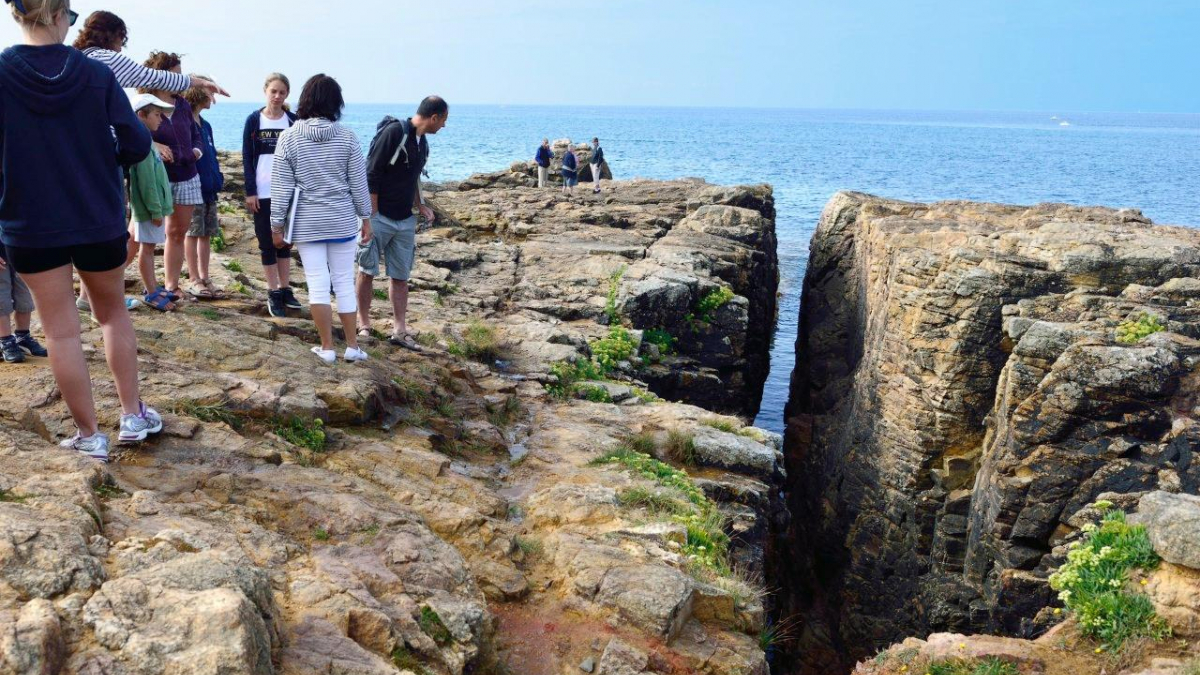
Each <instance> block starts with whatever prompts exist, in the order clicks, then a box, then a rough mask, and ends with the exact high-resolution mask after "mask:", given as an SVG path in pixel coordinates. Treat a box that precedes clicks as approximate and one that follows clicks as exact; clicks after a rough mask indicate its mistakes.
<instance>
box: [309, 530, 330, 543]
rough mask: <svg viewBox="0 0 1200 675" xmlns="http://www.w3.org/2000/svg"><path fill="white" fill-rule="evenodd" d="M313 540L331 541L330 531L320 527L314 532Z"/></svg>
mask: <svg viewBox="0 0 1200 675" xmlns="http://www.w3.org/2000/svg"><path fill="white" fill-rule="evenodd" d="M313 539H316V540H317V541H329V531H328V530H326V529H325V528H323V527H318V528H315V529H314V530H313Z"/></svg>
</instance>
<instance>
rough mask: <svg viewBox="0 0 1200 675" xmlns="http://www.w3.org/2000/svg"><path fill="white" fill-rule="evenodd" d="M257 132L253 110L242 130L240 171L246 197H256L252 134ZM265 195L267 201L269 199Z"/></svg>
mask: <svg viewBox="0 0 1200 675" xmlns="http://www.w3.org/2000/svg"><path fill="white" fill-rule="evenodd" d="M257 131H258V111H257V110H255V111H254V112H253V113H251V114H250V116H249V117H247V118H246V128H245V129H244V130H242V171H243V173H244V176H245V179H246V196H247V197H254V196H256V195H258V157H257V156H255V154H254V134H255V132H257ZM270 198H271V197H270V195H267V199H270Z"/></svg>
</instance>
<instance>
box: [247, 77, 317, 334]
mask: <svg viewBox="0 0 1200 675" xmlns="http://www.w3.org/2000/svg"><path fill="white" fill-rule="evenodd" d="M291 89H292V86H291V83H290V82H289V81H288V79H287V77H285V76H284V75H283V74H281V73H271V74H270V75H268V76H267V82H266V84H264V85H263V92H264V93H265V94H266V98H267V105H266V106H264V107H263V108H262V109H260V110H256V111H254V112H253V113H250V116H249V117H248V118H246V129H245V132H244V133H243V134H242V163H243V166H244V168H245V179H246V208H247V209H249V210H250V213H252V214H253V215H254V235H255V237H257V238H258V250H259V252H260V253H261V254H262V264H263V271H264V272H265V276H266V278H267V286H268V287H269V289H270V290H269V291H268V293H267V309H268V310H269V311H270V313H271V316H284V315H285V314H286V312H287V309H288V308H291V309H301V308H302V307H303V306H302V305H301V304H300V302H299V301H298V300H296V296H295V295H294V294H293V293H292V286H291V263H292V247H291V245H290V244H289V245H285V246H281V247H278V248H277V247H276V246H275V244H274V242H272V241H271V169H272V167H273V166H274V163H275V145H276V144H277V143H278V142H279V136H280V134H282V133H283V132H284V131H285V130H287V129H288V128H289V127H291V126H292V124H294V123H295V122H296V115H295V113H293V112H292V111H290V110H288V107H287V97H288V94H289V93H291Z"/></svg>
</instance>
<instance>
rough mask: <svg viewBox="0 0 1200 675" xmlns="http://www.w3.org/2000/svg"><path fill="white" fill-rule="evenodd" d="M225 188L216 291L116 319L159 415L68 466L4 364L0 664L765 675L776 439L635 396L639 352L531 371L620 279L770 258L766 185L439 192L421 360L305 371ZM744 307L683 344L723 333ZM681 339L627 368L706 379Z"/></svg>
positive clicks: (414, 320) (148, 670) (109, 408)
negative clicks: (564, 369) (581, 373)
mask: <svg viewBox="0 0 1200 675" xmlns="http://www.w3.org/2000/svg"><path fill="white" fill-rule="evenodd" d="M227 173H228V174H229V175H231V176H233V175H236V172H235V171H228V172H227ZM233 183H234V184H233V186H232V187H233V189H234V193H233V194H232V195H230V196H229V199H228V201H227V202H225V203H223V204H222V208H221V213H222V216H221V221H222V227H223V232H224V244H223V246H224V248H223V249H222V250H221V252H219V253H218V254H216V255H215V259H214V265H213V277H214V279H215V281H216V282H217V284H218V285H219V286H222V287H224V288H225V289H226V290H227V291H228V292H229V294H230V296H229V297H228V298H226V299H224V300H219V301H215V302H191V303H187V304H186V305H185V307H184V308H183V309H182V310H181V311H180V312H178V313H175V314H159V313H156V312H152V311H150V310H147V309H143V310H141V311H140V312H136V313H135V324H136V327H137V331H138V336H139V351H140V358H141V363H142V386H143V393H144V397H145V398H146V400H147V401H149V402H151V403H152V404H155V405H157V406H158V407H159V408H160V409H161V410H163V411H164V413H165V417H166V428H165V431H164V433H163V434H162V435H161V437H159V438H156V439H153V440H151V441H149V442H147V443H146V444H144V445H142V446H140V447H136V448H129V449H126V450H124V451H122V452H121V453H119V454H118V455H117V456H116V458H115V462H114V463H113V464H110V465H108V466H101V465H98V464H96V463H93V462H91V461H90V460H86V459H82V458H80V457H78V456H76V455H74V454H73V453H71V452H68V451H65V450H61V449H59V448H57V447H55V445H54V442H55V441H57V440H59V439H61V438H63V437H64V436H65V435H67V434H69V433H71V432H72V431H73V429H72V428H71V423H70V419H69V415H68V414H67V411H66V409H65V406H64V404H63V402H62V400H61V399H60V397H59V396H58V393H57V391H56V389H55V387H54V384H53V378H52V376H51V374H50V372H49V368H48V364H47V363H45V362H44V361H41V362H38V361H34V362H31V363H26V364H21V365H16V366H11V367H7V368H3V369H0V401H2V402H3V405H2V406H0V410H2V411H3V412H2V413H0V673H2V674H3V675H10V674H20V675H26V674H33V673H38V674H39V675H40V674H52V673H60V672H63V673H94V674H99V673H105V674H112V675H116V674H129V675H134V674H147V675H149V674H152V673H154V674H157V673H197V674H214V675H215V674H217V673H254V674H260V673H282V674H289V675H292V674H295V675H301V674H310V673H311V674H317V673H339V674H364V675H365V674H374V673H397V672H400V673H413V674H417V675H420V674H438V675H460V674H462V673H469V672H470V673H496V674H504V673H520V674H522V675H541V674H546V675H551V674H554V675H558V674H560V673H563V672H572V671H574V672H589V673H601V674H615V673H631V674H637V673H648V672H655V673H685V672H686V673H693V672H695V673H709V674H711V675H733V674H735V673H737V674H747V673H755V674H759V675H765V673H766V671H767V667H766V656H765V654H764V652H763V648H762V647H763V645H764V644H765V641H764V640H763V639H762V638H760V635H761V634H762V633H763V631H764V629H765V612H764V607H763V603H764V591H763V587H764V585H763V581H762V570H763V564H764V560H763V555H764V554H763V550H764V546H765V543H766V533H767V529H768V525H767V523H768V521H769V520H771V519H777V518H778V516H779V514H780V513H782V512H783V511H784V508H783V505H782V504H781V503H780V501H779V499H778V495H779V489H778V488H779V481H780V480H781V476H782V470H781V466H780V465H781V462H782V455H781V453H780V447H781V439H779V438H778V437H776V436H773V435H771V434H769V433H767V432H764V431H761V430H757V429H752V428H748V427H745V426H744V425H743V423H742V422H741V421H740V420H738V419H737V418H734V417H725V416H722V415H717V414H714V413H712V412H709V411H706V410H704V409H701V408H698V407H694V406H691V405H687V404H679V403H670V402H665V401H662V400H660V399H657V397H655V396H653V395H652V394H650V393H648V392H646V391H644V390H641V389H640V388H639V387H638V386H637V384H636V382H634V380H635V379H636V378H637V377H638V376H639V375H640V366H635V365H633V364H625V366H622V367H614V370H613V371H612V372H610V373H609V378H608V379H606V380H601V381H597V382H595V383H593V384H591V385H589V386H591V387H593V388H591V389H583V390H580V391H579V392H578V395H579V396H583V395H591V394H594V393H595V388H600V389H601V390H602V391H603V392H604V394H603V396H602V397H598V396H590V397H591V398H596V399H602V400H603V401H604V402H601V400H596V401H589V400H582V399H580V398H574V397H573V395H575V394H577V392H576V391H562V389H561V385H562V384H563V383H562V382H561V381H559V380H558V379H557V378H556V377H555V376H553V375H550V374H549V371H550V367H551V366H552V365H553V364H554V363H556V362H558V361H560V360H567V359H572V358H574V359H576V360H579V361H585V360H588V359H594V358H595V356H594V355H593V354H592V353H591V347H590V345H589V338H592V337H595V336H597V335H600V334H604V333H605V332H607V331H611V330H612V328H613V327H614V326H615V325H616V324H617V323H620V322H624V323H630V322H632V321H634V318H633V317H636V316H639V315H638V314H637V313H636V311H637V310H638V309H639V308H640V307H641V305H639V304H638V298H643V297H646V294H644V293H640V292H638V291H637V290H635V289H634V286H636V285H637V284H641V283H643V282H645V283H647V285H650V284H651V283H653V282H648V281H647V280H654V279H659V280H661V279H662V278H663V277H664V276H668V275H669V279H668V280H665V281H661V282H660V285H661V286H663V287H667V288H671V289H675V291H677V295H675V296H671V297H685V298H691V297H694V295H689V294H694V293H696V292H698V291H699V290H701V289H706V288H715V287H717V286H718V285H721V284H725V285H728V286H733V285H734V284H741V283H742V280H741V277H740V276H739V275H743V274H745V273H746V269H747V268H748V269H757V268H756V267H755V266H754V265H752V264H750V263H751V261H758V262H760V263H762V264H766V263H767V261H773V259H774V251H773V238H772V237H773V234H772V233H771V230H770V228H769V227H768V224H769V219H768V218H767V217H766V216H765V215H764V212H765V213H766V214H768V215H769V204H770V193H769V190H767V189H765V188H753V189H728V190H723V189H719V188H715V187H711V186H705V185H700V184H695V183H665V184H649V183H641V184H625V183H619V184H617V186H616V187H615V193H614V194H613V195H612V196H606V198H605V200H603V201H598V202H581V201H580V202H571V203H568V202H565V201H560V200H557V199H555V198H554V197H553V196H551V195H542V194H534V193H532V192H531V191H520V190H517V191H506V192H504V193H488V192H487V191H475V192H473V193H472V196H471V197H470V198H468V197H465V196H463V195H459V194H452V193H449V192H442V193H440V194H439V195H438V196H437V197H436V198H435V202H436V208H437V209H438V210H439V212H441V213H442V214H443V215H445V217H446V223H445V226H443V227H441V228H438V229H435V230H434V231H433V232H432V233H429V234H424V235H421V237H420V242H421V250H420V253H419V254H418V265H417V270H416V278H417V281H416V283H415V284H414V292H413V295H412V298H411V304H410V312H411V315H410V316H411V323H410V325H411V326H412V327H413V328H414V329H415V330H417V331H419V332H420V333H421V338H422V341H423V342H424V343H425V344H426V351H425V352H423V353H421V354H415V353H412V352H409V351H405V350H398V349H396V348H392V347H388V346H387V345H386V344H385V343H383V342H382V341H380V340H377V339H374V338H372V339H366V340H364V341H363V342H364V345H365V346H366V348H367V349H368V351H369V353H370V354H371V357H372V358H371V360H370V361H368V362H366V363H363V364H356V365H351V364H345V363H340V364H337V365H335V366H331V367H326V366H323V365H320V364H318V363H317V362H316V361H315V360H314V359H313V357H312V355H311V354H309V353H308V347H309V346H310V345H311V344H312V343H314V342H315V340H316V334H315V328H314V326H313V324H312V322H311V321H310V320H309V319H308V317H307V313H306V312H300V313H296V314H295V315H294V316H292V317H290V318H286V319H271V318H270V317H267V316H266V312H265V309H264V307H263V297H264V293H265V290H264V289H265V286H264V284H263V282H262V279H261V277H260V275H259V270H260V268H259V265H258V256H257V251H256V245H255V243H254V237H253V229H252V227H251V225H250V223H249V222H248V221H247V219H246V218H245V215H244V214H243V212H242V210H241V209H240V208H239V203H240V195H238V194H237V193H236V190H237V185H236V181H234V182H233ZM623 193H624V195H626V196H622V194H623ZM753 200H758V201H757V202H755V201H753ZM729 202H734V204H733V205H727V203H729ZM748 202H749V203H757V204H759V205H760V207H761V208H762V210H761V211H753V210H750V209H747V208H744V206H745V204H746V203H748ZM522 227H525V228H526V229H525V230H524V231H523V233H520V234H518V231H520V230H521V228H522ZM755 228H757V229H755ZM606 234H608V235H611V237H605V236H604V235H606ZM610 238H611V239H612V241H609V239H610ZM671 242H693V243H698V244H702V245H697V246H695V247H693V246H691V245H690V244H688V245H686V246H684V248H686V249H692V248H695V249H698V250H684V251H680V252H675V253H673V252H672V251H671V246H672V243H671ZM747 242H749V243H747ZM676 245H678V244H676ZM756 246H759V247H761V248H756ZM622 266H626V267H627V270H626V273H625V275H623V276H622V277H621V279H622V281H619V282H618V283H616V284H615V286H616V287H617V288H618V291H617V295H616V298H617V308H618V309H617V310H616V311H614V312H613V313H606V312H605V311H604V310H605V309H606V307H605V305H606V302H607V296H608V294H609V292H610V288H611V287H612V286H614V284H612V283H611V282H610V277H612V276H613V271H614V270H615V269H619V268H620V267H622ZM710 272H711V274H710ZM719 274H724V275H727V277H728V279H729V281H725V280H724V278H723V277H720V276H718V275H719ZM129 279H130V282H129V286H130V287H131V288H132V287H133V286H134V283H135V282H134V281H133V275H132V274H131V275H130V277H129ZM385 287H386V284H385V282H384V281H382V280H381V281H380V282H379V284H378V289H379V290H378V291H377V295H379V294H382V291H383V289H384V288H385ZM738 288H747V287H746V286H738ZM680 289H682V290H680ZM297 293H298V295H299V296H300V298H301V299H302V300H303V299H304V298H305V290H304V288H303V285H300V286H299V287H298V289H297ZM772 302H773V300H772ZM557 303H561V306H560V305H559V304H557ZM384 304H385V303H383V302H377V303H376V310H375V314H376V316H375V326H376V328H377V329H383V330H386V329H387V319H386V316H387V313H386V312H385V311H384V310H383V307H382V305H384ZM751 304H752V303H751V301H750V300H749V299H747V298H746V297H745V296H741V297H735V298H733V299H731V300H730V301H729V302H728V303H727V306H723V307H722V308H719V309H718V311H716V316H715V317H713V320H712V321H711V322H705V323H707V324H708V325H699V326H698V327H697V335H698V337H695V338H688V339H694V340H697V341H700V340H703V339H710V338H711V339H716V338H712V337H711V336H714V335H717V334H720V335H722V336H724V338H725V339H727V340H729V341H730V342H735V343H737V344H738V345H744V344H746V343H747V342H748V341H749V340H751V338H750V337H748V336H746V335H743V334H739V333H737V332H736V331H737V330H738V327H739V326H740V327H741V329H742V330H745V329H747V328H748V326H749V325H750V324H749V321H750V318H749V317H750V315H751V312H752V311H760V310H752V309H751ZM626 308H628V310H626ZM663 311H666V310H665V309H664V310H663ZM601 316H604V317H605V318H607V319H608V320H609V323H610V324H612V325H611V326H600V324H597V323H596V322H595V319H598V318H599V317H601ZM664 321H665V319H664ZM84 328H85V333H84V343H85V349H86V351H87V354H88V360H89V364H90V367H91V370H92V373H93V377H94V378H95V382H96V397H97V403H98V406H99V411H100V419H101V424H102V426H103V427H104V428H110V429H111V428H113V427H114V426H115V424H116V422H117V413H118V411H119V407H118V406H117V404H116V400H115V392H114V389H113V387H112V385H111V380H110V378H109V375H108V374H107V371H106V368H105V366H104V357H103V350H102V349H101V348H100V333H99V330H98V328H96V327H95V326H94V324H86V322H85V327H84ZM739 348H740V347H739ZM686 349H687V347H681V348H680V350H679V351H680V352H681V355H680V356H677V357H669V356H667V355H665V354H660V355H659V356H660V362H659V363H655V364H651V366H650V368H651V369H652V370H653V369H658V370H660V371H661V372H663V373H669V372H677V373H691V372H695V373H696V374H697V376H696V380H697V381H698V382H700V383H701V384H704V383H707V382H708V380H706V379H705V376H704V373H706V372H707V371H703V372H702V371H701V370H700V369H701V366H700V365H699V364H698V363H696V362H695V361H689V360H688V359H689V357H687V356H686V355H683V354H684V353H685V350H686ZM732 349H733V347H728V346H727V348H726V351H725V352H723V354H724V355H725V356H724V358H726V359H727V361H728V363H726V365H725V366H724V367H727V368H730V369H736V368H746V367H747V366H746V363H745V362H743V361H739V360H738V359H737V358H734V357H731V356H729V354H730V351H731V350H732ZM649 352H650V349H649V345H648V344H646V345H643V346H640V352H639V353H640V354H647V355H648V354H649ZM739 354H741V355H742V356H745V352H739ZM669 359H677V360H678V361H679V362H682V363H683V364H684V365H680V366H678V367H676V370H675V371H672V370H671V369H672V368H673V366H672V365H670V364H671V363H673V362H672V361H669ZM745 360H746V361H748V360H749V359H748V358H747V359H745ZM663 361H666V363H663ZM589 363H594V361H589ZM723 363H724V362H723ZM688 364H691V365H688ZM705 367H709V366H705ZM623 368H624V369H623ZM688 368H692V369H693V370H688ZM711 368H712V372H714V373H716V372H720V371H719V367H718V366H716V365H714V366H711ZM662 377H663V378H664V379H670V378H669V376H668V375H665V374H664V375H663V376H662ZM677 377H678V379H682V378H683V375H678V376H677ZM714 377H717V376H714ZM731 379H735V378H731ZM747 379H748V376H747ZM556 386H557V387H558V388H557V389H556ZM681 390H682V392H681V396H680V398H686V394H687V388H686V386H684V385H681ZM696 391H697V392H704V391H706V390H705V389H704V387H703V386H700V385H698V386H697V387H696ZM732 391H733V394H729V393H728V392H727V395H739V394H738V392H740V391H741V390H732ZM704 396H709V395H708V394H704ZM710 398H711V397H710ZM705 400H710V399H707V398H706V399H705ZM609 401H611V402H609ZM737 407H738V408H739V409H740V408H741V407H742V406H740V405H739V406H737Z"/></svg>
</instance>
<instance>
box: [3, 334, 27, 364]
mask: <svg viewBox="0 0 1200 675" xmlns="http://www.w3.org/2000/svg"><path fill="white" fill-rule="evenodd" d="M0 349H2V350H3V351H4V360H5V361H8V362H9V363H20V362H22V361H24V360H25V352H23V351H21V348H20V347H18V346H17V338H15V337H13V336H11V335H9V336H8V337H6V338H0Z"/></svg>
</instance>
